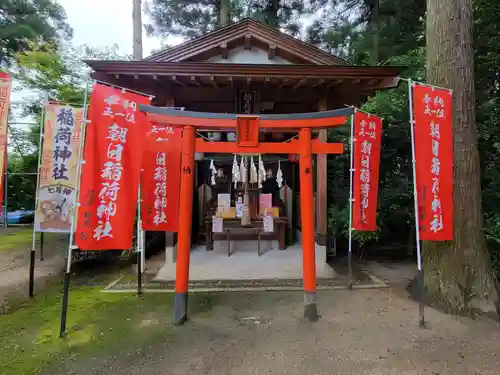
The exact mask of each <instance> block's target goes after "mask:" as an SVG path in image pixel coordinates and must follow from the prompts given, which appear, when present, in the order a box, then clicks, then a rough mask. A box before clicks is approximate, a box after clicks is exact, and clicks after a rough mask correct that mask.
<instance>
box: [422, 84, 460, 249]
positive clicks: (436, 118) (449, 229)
mask: <svg viewBox="0 0 500 375" xmlns="http://www.w3.org/2000/svg"><path fill="white" fill-rule="evenodd" d="M412 96H413V120H414V124H413V126H414V136H415V140H414V142H415V159H416V164H415V167H416V174H417V175H416V181H415V183H416V184H417V197H418V217H419V224H420V228H419V232H420V239H421V240H425V241H446V240H452V239H453V128H452V120H453V111H452V105H453V103H452V94H451V91H450V90H447V89H440V88H436V87H432V86H427V85H421V84H416V83H414V84H413V86H412Z"/></svg>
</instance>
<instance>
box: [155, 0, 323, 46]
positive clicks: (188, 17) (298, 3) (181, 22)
mask: <svg viewBox="0 0 500 375" xmlns="http://www.w3.org/2000/svg"><path fill="white" fill-rule="evenodd" d="M325 1H326V0H311V1H309V2H305V1H302V0H148V1H147V3H146V4H147V8H146V9H147V12H148V14H149V15H150V18H151V20H152V22H151V23H150V24H149V25H147V26H146V30H147V32H148V33H149V34H150V35H161V36H167V35H175V36H183V37H186V38H193V37H196V36H200V35H203V34H206V33H207V32H209V31H212V30H214V29H216V28H217V27H219V26H220V25H225V24H226V21H227V19H229V22H235V21H238V20H241V19H242V18H246V17H250V18H254V19H256V20H258V21H260V22H262V23H265V24H267V25H269V26H271V27H275V28H279V29H282V30H284V31H286V32H287V33H289V34H290V35H294V36H298V35H299V34H300V28H301V27H300V26H301V21H302V20H301V17H302V16H303V15H306V14H311V13H313V12H315V11H316V10H318V9H319V8H320V7H321V6H323V5H324V2H325ZM229 22H228V23H229Z"/></svg>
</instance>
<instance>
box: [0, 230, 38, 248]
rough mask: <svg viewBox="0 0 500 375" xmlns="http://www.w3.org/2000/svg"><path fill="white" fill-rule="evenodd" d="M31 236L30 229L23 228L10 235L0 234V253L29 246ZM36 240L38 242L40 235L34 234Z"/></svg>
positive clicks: (31, 231)
mask: <svg viewBox="0 0 500 375" xmlns="http://www.w3.org/2000/svg"><path fill="white" fill-rule="evenodd" d="M32 236H33V229H32V228H23V229H20V230H18V231H15V232H11V233H1V234H0V251H6V252H9V251H14V250H16V249H19V248H20V247H29V246H31V242H32ZM36 240H37V241H39V240H40V233H37V234H36Z"/></svg>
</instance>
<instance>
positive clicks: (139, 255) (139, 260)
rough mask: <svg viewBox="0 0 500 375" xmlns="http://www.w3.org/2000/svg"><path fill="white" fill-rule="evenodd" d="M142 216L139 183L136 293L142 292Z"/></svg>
mask: <svg viewBox="0 0 500 375" xmlns="http://www.w3.org/2000/svg"><path fill="white" fill-rule="evenodd" d="M141 227H142V218H141V183H140V182H139V186H138V188H137V295H138V296H140V295H141V294H142V272H143V269H142V267H143V252H144V250H143V248H142V228H141Z"/></svg>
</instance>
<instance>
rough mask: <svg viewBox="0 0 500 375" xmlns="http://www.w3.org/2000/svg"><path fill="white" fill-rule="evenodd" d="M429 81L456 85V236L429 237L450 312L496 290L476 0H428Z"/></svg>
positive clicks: (427, 253) (431, 289) (431, 269)
mask: <svg viewBox="0 0 500 375" xmlns="http://www.w3.org/2000/svg"><path fill="white" fill-rule="evenodd" d="M426 24H427V26H426V27H427V31H426V41H427V82H428V83H430V84H432V85H436V86H442V87H446V88H450V89H452V90H453V107H454V108H453V135H454V139H453V153H454V155H453V178H454V183H453V201H454V218H453V226H454V227H453V232H454V239H453V241H449V242H428V243H424V252H423V272H424V277H425V286H426V290H427V292H428V293H429V295H430V297H431V298H433V299H434V300H435V301H438V302H440V303H442V305H443V306H444V307H446V308H447V309H448V311H450V312H466V313H468V312H470V311H471V310H470V309H471V307H472V306H471V300H472V299H473V298H474V297H476V298H481V299H482V298H484V297H485V296H486V293H491V292H492V293H491V294H490V296H494V298H493V299H496V293H494V292H493V289H492V288H491V287H492V286H493V285H494V284H493V283H492V281H493V279H492V277H491V274H490V265H489V254H488V251H487V248H486V243H485V239H484V236H483V233H482V228H483V213H482V206H481V180H480V164H479V152H478V142H477V132H476V122H475V109H474V105H475V93H474V52H473V45H472V27H473V18H472V0H447V1H443V0H427V22H426Z"/></svg>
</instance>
